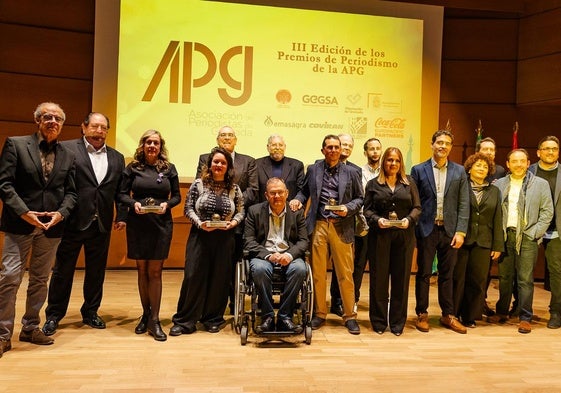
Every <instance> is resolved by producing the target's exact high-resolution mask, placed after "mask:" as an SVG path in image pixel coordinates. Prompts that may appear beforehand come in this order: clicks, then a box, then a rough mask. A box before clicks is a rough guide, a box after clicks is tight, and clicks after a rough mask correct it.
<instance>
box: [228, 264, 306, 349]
mask: <svg viewBox="0 0 561 393" xmlns="http://www.w3.org/2000/svg"><path fill="white" fill-rule="evenodd" d="M306 269H307V274H306V278H305V279H304V281H303V282H302V288H301V290H300V293H299V294H298V298H297V300H296V307H295V310H294V311H295V318H296V322H297V323H299V324H301V325H302V328H303V331H302V333H295V332H277V331H275V332H262V333H257V332H256V331H255V326H256V319H257V314H258V309H259V305H258V300H259V299H258V296H257V290H256V288H255V284H254V283H253V280H252V277H251V269H250V266H249V259H248V257H247V254H245V253H244V258H243V259H241V260H240V261H238V262H237V264H236V276H235V280H236V282H235V301H234V329H235V331H236V333H237V334H239V335H240V341H241V345H246V344H247V339H248V336H249V332H250V326H251V332H252V334H254V335H255V336H256V337H259V338H262V339H264V340H265V341H283V340H285V339H287V338H288V337H294V336H297V335H300V334H304V342H305V343H306V344H308V345H310V344H311V343H312V312H313V304H314V288H313V280H312V269H311V267H310V265H309V264H308V263H307V262H306ZM285 282H286V278H285V277H284V274H283V272H282V268H281V266H276V265H275V266H274V267H273V277H272V284H273V301H274V307H275V309H276V308H278V306H279V305H280V297H281V296H282V292H283V288H284V284H285ZM246 298H247V300H248V301H246Z"/></svg>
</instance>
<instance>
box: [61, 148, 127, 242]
mask: <svg viewBox="0 0 561 393" xmlns="http://www.w3.org/2000/svg"><path fill="white" fill-rule="evenodd" d="M61 143H62V145H63V146H64V147H66V148H68V149H69V150H71V151H72V152H73V153H74V155H75V156H76V190H77V193H78V204H77V206H76V209H74V211H73V212H72V214H71V215H70V218H69V219H68V222H67V224H66V229H67V230H72V231H83V230H85V229H87V228H88V227H89V226H90V224H91V223H92V221H93V220H94V219H95V217H97V223H98V225H99V231H100V232H102V233H105V232H110V231H111V228H112V225H113V213H114V209H113V206H114V205H116V203H115V201H116V196H117V194H118V192H119V185H120V182H121V177H122V174H123V169H125V159H124V157H123V155H122V154H121V153H119V152H118V151H117V150H115V149H112V148H111V147H109V146H107V174H106V175H105V178H104V179H103V180H102V181H101V183H99V184H98V182H97V178H96V177H95V172H94V170H93V167H92V163H91V160H90V156H89V154H88V151H87V150H86V144H85V143H84V138H79V139H73V140H70V141H64V142H61ZM116 206H117V221H126V218H127V210H128V208H127V206H124V205H122V204H118V205H116Z"/></svg>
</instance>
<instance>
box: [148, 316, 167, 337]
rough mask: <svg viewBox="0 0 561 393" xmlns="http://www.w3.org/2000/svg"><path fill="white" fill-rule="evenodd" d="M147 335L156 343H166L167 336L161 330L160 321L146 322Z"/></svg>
mask: <svg viewBox="0 0 561 393" xmlns="http://www.w3.org/2000/svg"><path fill="white" fill-rule="evenodd" d="M147 330H148V334H149V335H151V336H152V337H154V340H156V341H166V340H167V339H168V336H167V335H166V334H165V333H164V331H163V330H162V326H161V325H160V321H154V320H153V319H150V320H148V326H147Z"/></svg>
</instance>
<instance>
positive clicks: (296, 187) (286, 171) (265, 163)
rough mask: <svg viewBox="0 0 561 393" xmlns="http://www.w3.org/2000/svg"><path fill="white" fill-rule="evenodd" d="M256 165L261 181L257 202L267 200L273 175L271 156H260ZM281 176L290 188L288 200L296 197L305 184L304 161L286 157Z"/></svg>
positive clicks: (258, 178)
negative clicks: (266, 194) (266, 192)
mask: <svg viewBox="0 0 561 393" xmlns="http://www.w3.org/2000/svg"><path fill="white" fill-rule="evenodd" d="M255 167H256V168H257V180H258V182H259V191H258V192H257V196H256V198H255V199H256V202H264V201H266V199H265V191H267V181H268V180H269V179H270V178H271V177H273V165H272V163H271V158H270V157H269V156H265V157H261V158H258V159H257V160H255ZM280 178H281V179H282V180H284V184H286V188H288V200H289V201H290V200H292V199H294V197H295V196H296V194H298V192H299V191H300V190H301V189H302V185H303V184H304V164H303V163H302V161H300V160H296V159H294V158H289V157H284V160H283V164H282V172H281V176H280Z"/></svg>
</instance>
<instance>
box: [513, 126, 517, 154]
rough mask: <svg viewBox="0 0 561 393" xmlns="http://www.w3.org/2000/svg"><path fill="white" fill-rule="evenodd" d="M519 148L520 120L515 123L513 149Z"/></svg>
mask: <svg viewBox="0 0 561 393" xmlns="http://www.w3.org/2000/svg"><path fill="white" fill-rule="evenodd" d="M514 149H518V122H515V123H514V129H513V132H512V150H514Z"/></svg>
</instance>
